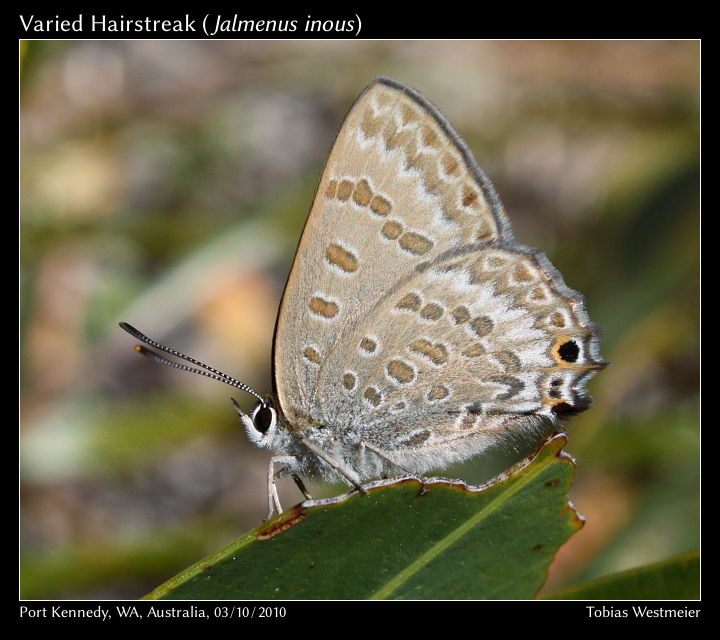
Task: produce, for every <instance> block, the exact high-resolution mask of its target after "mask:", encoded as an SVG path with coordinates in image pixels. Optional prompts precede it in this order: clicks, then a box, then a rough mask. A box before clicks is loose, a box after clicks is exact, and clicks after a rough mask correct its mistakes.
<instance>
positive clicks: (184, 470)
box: [20, 41, 699, 599]
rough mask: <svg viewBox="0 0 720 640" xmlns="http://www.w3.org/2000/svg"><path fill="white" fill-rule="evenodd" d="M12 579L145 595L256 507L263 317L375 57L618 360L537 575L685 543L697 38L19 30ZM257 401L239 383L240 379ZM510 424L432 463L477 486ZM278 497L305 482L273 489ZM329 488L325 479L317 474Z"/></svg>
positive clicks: (692, 512)
mask: <svg viewBox="0 0 720 640" xmlns="http://www.w3.org/2000/svg"><path fill="white" fill-rule="evenodd" d="M20 55H21V92H20V98H21V249H22V254H21V269H22V271H21V364H22V373H21V383H22V394H21V408H22V414H23V415H22V422H21V482H22V485H21V518H22V529H21V536H22V539H21V543H22V545H21V551H22V561H21V596H22V597H25V598H68V599H72V598H113V597H115V598H136V597H139V596H142V595H143V594H145V593H146V592H148V591H149V590H150V589H152V588H153V587H155V586H157V585H158V584H159V583H160V582H162V581H163V580H165V579H167V578H168V577H170V576H172V575H174V574H175V573H176V572H177V571H179V570H181V569H183V568H185V567H186V566H187V565H189V564H190V563H192V562H194V561H196V560H198V559H200V558H201V557H202V556H203V555H205V554H206V553H209V552H211V551H214V550H216V549H217V548H218V547H220V546H221V545H223V544H225V543H227V542H229V541H231V540H232V539H234V538H236V537H237V536H239V535H240V534H242V533H244V532H245V531H247V530H248V529H250V528H252V527H254V526H256V525H257V524H258V523H259V522H260V520H261V519H262V518H263V517H264V515H265V472H266V465H267V460H268V453H267V452H264V451H259V450H256V449H255V448H254V447H253V446H252V445H250V444H249V443H248V442H247V440H246V437H245V434H244V431H243V430H242V428H241V427H240V425H239V422H238V420H237V417H236V415H235V412H234V411H233V409H232V406H231V404H230V402H229V399H228V398H229V396H230V395H231V394H233V392H232V391H231V390H230V389H229V388H227V387H225V386H224V385H220V384H217V383H215V382H213V381H210V380H205V379H201V378H199V377H197V376H193V375H190V374H183V373H180V372H177V371H172V370H169V369H166V368H164V367H159V366H157V365H154V364H152V363H150V362H148V361H146V360H145V359H144V358H141V357H139V356H138V355H137V354H136V353H135V352H134V351H133V349H132V346H133V345H134V341H133V339H132V338H130V336H128V335H127V334H125V333H124V332H122V331H121V330H120V329H119V328H118V326H117V323H118V321H120V320H125V321H128V322H131V323H132V324H135V325H136V326H138V327H139V328H140V329H142V330H143V331H145V332H146V333H148V334H149V335H150V336H152V337H154V338H156V339H158V340H160V341H162V342H164V343H166V344H169V345H171V346H174V347H176V348H178V349H180V350H182V351H185V352H186V353H190V354H192V355H194V356H195V357H197V358H200V359H201V360H203V361H205V362H208V363H210V364H212V365H213V366H215V367H217V368H219V369H221V370H223V371H226V372H227V373H229V374H231V375H234V376H237V377H238V378H240V379H242V380H244V381H246V382H248V383H249V384H251V385H253V386H254V387H255V388H257V389H258V391H260V392H262V393H266V392H269V390H270V368H269V365H270V349H271V340H272V331H273V327H274V322H275V314H276V311H277V305H278V302H279V298H280V295H281V293H282V288H283V286H284V283H285V279H286V277H287V274H288V272H289V269H290V266H291V262H292V257H293V254H294V250H295V247H296V244H297V241H298V239H299V236H300V232H301V230H302V226H303V224H304V222H305V219H306V217H307V212H308V209H309V206H310V204H311V199H312V195H313V191H314V188H315V184H316V182H317V180H318V177H319V175H320V171H321V169H322V166H323V163H324V160H325V157H326V155H327V153H328V151H329V149H330V146H331V144H332V141H333V139H334V136H335V134H336V133H337V131H338V128H339V126H340V124H341V122H342V119H343V116H344V114H345V113H346V112H347V110H348V109H349V107H350V105H351V104H352V102H353V100H354V99H355V97H356V96H357V95H358V94H359V93H360V91H361V90H362V89H363V88H364V87H365V86H366V85H367V84H368V83H369V82H370V80H371V79H372V78H373V77H374V76H376V75H389V76H391V77H394V78H396V79H398V80H401V81H403V82H405V83H407V84H409V85H411V86H413V87H415V88H417V89H418V90H420V91H421V92H423V93H424V94H425V95H426V96H427V97H428V98H429V99H430V100H431V101H432V102H434V103H435V104H436V105H437V106H438V108H439V109H440V110H441V111H442V113H443V114H444V115H445V116H446V117H447V118H448V119H449V120H450V122H451V123H452V124H453V126H454V127H455V129H456V130H457V131H458V132H459V133H460V134H461V135H462V136H463V137H464V138H465V140H466V141H467V143H468V145H469V146H470V148H471V149H472V150H473V152H474V154H475V157H476V158H477V160H478V162H479V164H480V165H481V166H482V167H483V169H484V170H485V172H486V173H487V174H488V175H489V176H490V178H491V179H492V180H493V182H494V183H495V186H496V188H497V190H498V192H499V193H500V196H501V198H502V199H503V201H504V203H505V205H506V208H507V211H508V213H509V215H510V218H511V220H512V223H513V227H514V231H515V235H516V237H517V238H518V239H519V240H521V241H522V242H525V243H528V244H531V245H534V246H537V247H541V248H542V249H544V250H545V252H546V253H547V255H548V257H549V258H550V259H551V260H552V261H553V263H554V264H555V265H556V266H557V267H558V268H559V269H560V270H561V271H562V272H563V274H564V275H565V279H566V281H567V283H568V284H569V285H570V286H571V287H573V288H576V289H578V290H579V291H582V292H583V293H584V294H585V296H586V300H587V305H588V309H589V312H590V315H591V317H592V318H593V320H595V321H596V322H598V323H599V324H600V325H601V326H602V327H603V329H604V338H603V341H602V352H603V355H604V356H605V358H606V359H607V360H608V361H610V362H611V363H612V366H611V367H610V368H608V369H607V370H605V371H604V372H602V373H601V374H600V375H598V376H597V377H596V379H595V380H594V381H593V382H592V383H591V391H592V394H593V396H594V399H595V406H594V407H593V408H592V409H591V410H590V411H588V412H586V413H585V414H583V415H581V416H578V417H577V418H575V419H574V420H573V421H572V422H571V423H570V426H569V434H570V443H569V445H568V451H569V453H571V454H573V455H574V456H575V457H576V459H577V461H578V472H577V477H576V482H575V486H574V488H573V491H572V494H571V498H572V500H573V502H574V504H575V506H576V507H577V509H578V510H579V511H580V513H582V514H584V515H585V516H586V518H587V523H586V526H585V527H584V529H583V530H582V531H580V532H579V533H578V534H577V535H575V536H574V537H573V538H572V539H571V540H570V542H569V543H568V544H567V545H566V546H565V547H563V549H561V552H560V553H559V554H558V556H557V558H556V562H555V564H554V565H553V568H552V570H551V575H550V578H549V580H548V584H547V585H546V590H552V589H556V588H560V587H564V586H568V585H572V584H575V583H578V582H580V581H583V580H586V579H589V578H593V577H596V576H600V575H604V574H607V573H610V572H614V571H619V570H622V569H627V568H631V567H635V566H638V565H643V564H645V563H648V562H652V561H657V560H662V559H664V558H667V557H668V556H670V555H673V554H677V553H681V552H684V551H689V550H692V549H697V548H698V546H699V524H698V521H699V430H698V422H699V420H698V377H699V374H698V360H699V356H698V325H699V311H698V307H699V258H698V255H699V231H698V226H699V221H698V220H699V217H698V208H699V195H698V191H699V43H698V42H695V41H667V42H663V41H638V42H632V41H597V42H594V41H578V42H575V41H557V42H553V41H522V42H502V41H492V42H482V41H474V42H462V41H452V42H443V41H421V42H412V41H367V42H309V41H293V42H291V41H287V42H283V41H254V42H242V41H187V42H183V41H173V42H170V41H168V42H158V41H155V42H154V41H108V42H99V41H98V42H92V41H84V42H79V41H78V42H73V41H55V42H42V41H29V42H23V43H22V45H21V54H20ZM235 395H236V397H238V399H239V400H240V401H241V402H242V403H244V405H245V406H246V407H249V406H251V404H252V403H251V402H250V398H249V397H247V396H245V394H241V393H239V392H238V393H237V394H235ZM531 446H532V443H520V442H519V443H517V446H516V447H510V446H509V447H506V448H505V449H504V450H502V451H497V452H495V453H494V454H493V455H489V456H487V457H484V458H480V459H476V460H473V461H472V462H471V463H469V464H466V465H463V466H462V467H455V468H451V469H448V470H444V471H443V473H442V475H447V476H452V477H458V476H460V477H463V478H464V479H466V480H468V481H470V482H481V481H484V480H486V479H488V478H489V477H491V476H492V475H494V474H495V473H496V472H498V471H499V470H501V469H503V468H505V467H506V466H507V465H509V464H510V463H512V462H514V461H515V460H517V459H518V458H519V457H521V456H522V455H524V454H525V453H526V452H527V451H528V449H529V448H530V447H531ZM280 484H281V487H280V489H281V498H282V500H283V505H284V506H285V507H289V506H291V505H292V504H294V503H297V502H299V501H300V500H301V496H300V494H299V493H298V491H297V489H296V487H295V486H294V485H293V483H292V482H287V481H282V482H281V483H280ZM310 488H311V491H313V492H314V493H316V494H318V495H333V494H336V493H339V492H340V491H341V488H339V487H327V486H322V485H316V484H312V485H311V487H310Z"/></svg>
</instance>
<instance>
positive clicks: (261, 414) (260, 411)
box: [252, 404, 275, 433]
mask: <svg viewBox="0 0 720 640" xmlns="http://www.w3.org/2000/svg"><path fill="white" fill-rule="evenodd" d="M252 419H253V424H254V425H255V428H256V429H257V430H258V431H259V432H260V433H267V432H268V431H269V430H270V429H272V428H273V426H275V409H273V408H272V407H271V406H270V405H268V404H258V406H257V408H256V409H255V411H254V412H253V414H252Z"/></svg>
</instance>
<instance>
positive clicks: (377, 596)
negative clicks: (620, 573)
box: [368, 456, 554, 600]
mask: <svg viewBox="0 0 720 640" xmlns="http://www.w3.org/2000/svg"><path fill="white" fill-rule="evenodd" d="M553 459H554V456H549V457H548V458H547V459H546V460H545V461H543V463H542V465H539V466H537V467H536V468H535V470H534V472H532V473H527V474H526V475H525V476H524V477H522V478H520V479H519V480H517V481H516V482H515V483H514V484H513V485H512V486H511V487H510V488H509V489H507V490H506V491H504V492H502V493H501V494H500V495H499V496H498V497H497V498H495V499H493V500H492V501H490V502H489V503H488V504H487V505H486V506H485V507H483V508H482V509H481V510H480V511H478V512H477V513H476V514H475V515H474V516H472V517H471V518H468V519H467V520H466V521H465V522H464V523H462V524H461V525H460V526H458V527H456V528H455V529H453V530H452V531H451V532H450V533H448V534H447V535H446V536H445V537H444V538H442V539H441V540H438V541H437V542H436V543H435V544H434V545H432V546H431V547H430V548H429V549H428V550H427V551H425V552H424V553H423V554H422V555H420V556H418V557H417V558H416V559H415V560H413V561H412V562H411V563H410V564H409V565H408V566H407V567H405V568H404V569H403V570H402V571H400V572H399V573H397V574H396V575H395V577H394V578H392V579H390V580H389V581H388V582H386V583H385V585H384V586H383V587H381V588H380V589H378V590H377V591H375V593H373V594H372V595H370V596H369V598H368V599H369V600H384V599H386V598H388V597H389V596H390V595H392V594H393V593H394V592H395V591H397V590H398V589H399V588H400V587H401V586H402V585H403V584H405V583H406V582H408V581H409V580H410V578H411V577H412V576H413V575H415V574H416V573H417V572H418V571H420V570H421V569H423V568H424V567H426V566H427V565H428V564H430V562H432V561H433V560H434V559H435V558H436V557H438V556H439V555H440V554H441V553H443V552H444V551H445V550H447V549H448V548H450V547H451V546H452V545H453V544H455V543H456V542H457V541H458V540H460V538H462V537H463V536H464V535H465V534H466V533H468V532H469V531H470V530H472V529H473V528H474V527H475V526H476V525H477V524H478V522H480V521H481V520H483V519H484V518H486V517H488V516H489V515H490V514H491V513H492V512H493V511H495V510H496V509H498V508H499V507H500V506H502V505H503V504H504V503H505V502H507V501H508V500H509V499H510V498H512V497H513V496H514V495H515V494H516V493H517V492H518V491H520V490H521V489H522V488H523V487H525V486H526V485H527V484H529V483H530V481H531V480H532V479H533V478H535V477H536V476H537V475H539V474H540V472H541V471H543V470H544V469H545V468H546V467H547V466H548V465H550V464H551V463H552V461H553Z"/></svg>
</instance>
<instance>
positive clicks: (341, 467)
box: [300, 438, 367, 495]
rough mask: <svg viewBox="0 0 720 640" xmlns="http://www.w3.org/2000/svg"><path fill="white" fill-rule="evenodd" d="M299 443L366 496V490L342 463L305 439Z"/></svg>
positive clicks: (355, 475) (352, 472)
mask: <svg viewBox="0 0 720 640" xmlns="http://www.w3.org/2000/svg"><path fill="white" fill-rule="evenodd" d="M300 442H302V443H303V445H304V446H306V447H307V448H308V449H310V451H312V452H313V453H314V454H315V455H316V456H318V457H319V458H322V459H323V460H324V461H325V462H327V463H328V464H329V465H330V466H331V467H332V468H333V469H335V470H336V471H337V472H338V473H340V474H342V475H343V476H344V477H345V478H346V479H347V481H348V482H349V483H350V484H352V485H353V486H354V487H355V488H356V489H357V490H358V491H359V492H360V493H362V494H365V495H367V489H365V488H364V487H363V486H361V485H360V478H359V477H358V475H357V474H356V473H355V472H354V471H353V470H352V469H348V468H347V466H345V465H344V464H343V463H342V462H338V461H337V460H335V459H334V458H331V457H330V456H329V455H328V454H327V453H325V452H324V451H323V450H322V449H321V448H320V447H318V446H317V445H315V444H314V443H313V442H311V441H310V440H308V439H307V438H302V439H301V440H300Z"/></svg>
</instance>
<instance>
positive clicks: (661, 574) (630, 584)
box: [545, 551, 700, 600]
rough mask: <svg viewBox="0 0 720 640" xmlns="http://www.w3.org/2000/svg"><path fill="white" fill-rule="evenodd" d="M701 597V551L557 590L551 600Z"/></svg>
mask: <svg viewBox="0 0 720 640" xmlns="http://www.w3.org/2000/svg"><path fill="white" fill-rule="evenodd" d="M699 597H700V552H698V551H693V552H691V553H684V554H682V555H680V556H675V557H674V558H670V559H669V560H664V561H663V562H657V563H655V564H649V565H647V566H645V567H638V568H635V569H630V570H628V571H621V572H619V573H614V574H612V575H609V576H603V577H602V578H598V579H597V580H591V581H590V582H585V583H583V584H580V585H577V586H574V587H570V588H568V589H563V590H562V591H556V592H554V593H551V594H548V595H547V596H545V599H548V600H694V599H698V598H699Z"/></svg>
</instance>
